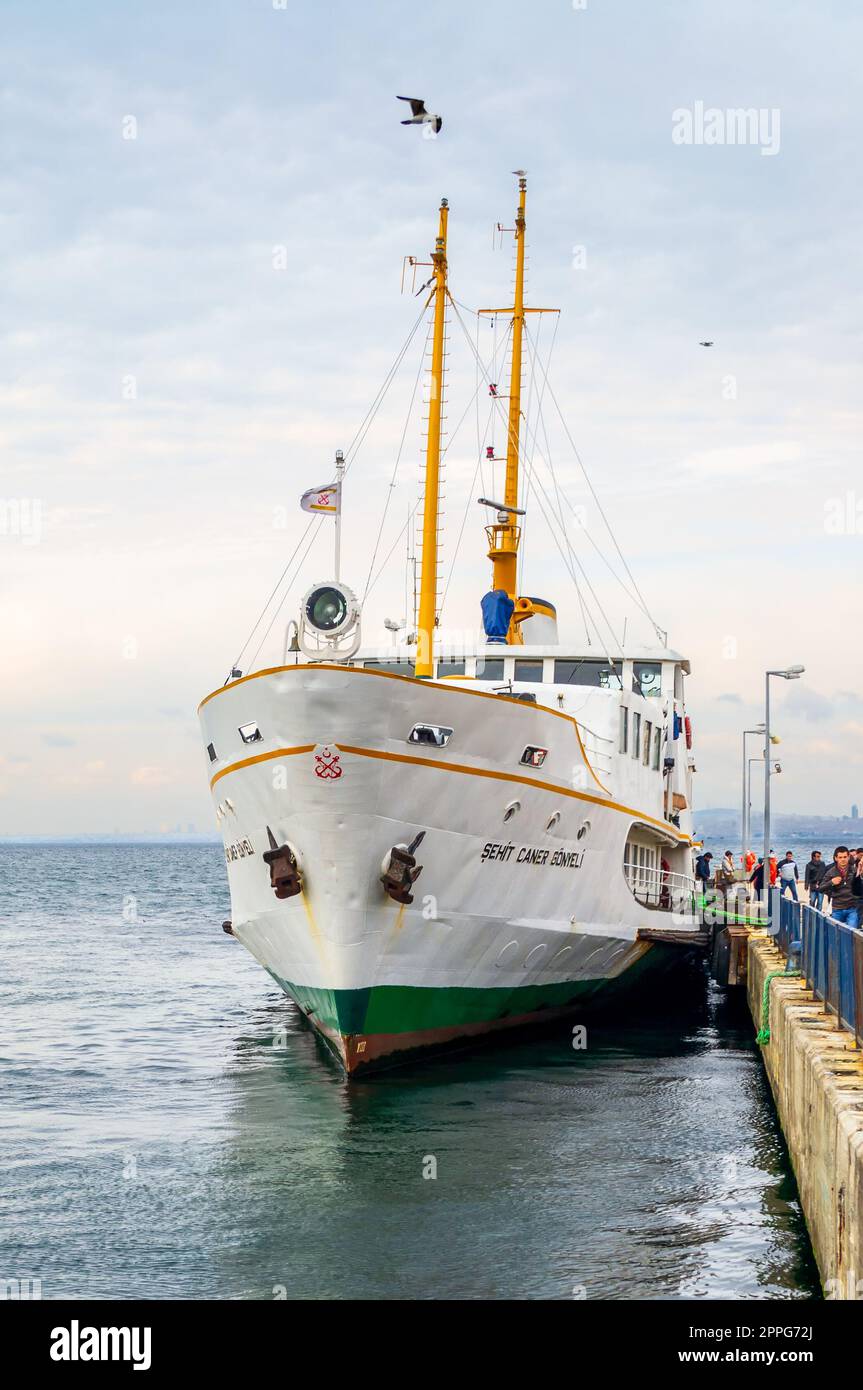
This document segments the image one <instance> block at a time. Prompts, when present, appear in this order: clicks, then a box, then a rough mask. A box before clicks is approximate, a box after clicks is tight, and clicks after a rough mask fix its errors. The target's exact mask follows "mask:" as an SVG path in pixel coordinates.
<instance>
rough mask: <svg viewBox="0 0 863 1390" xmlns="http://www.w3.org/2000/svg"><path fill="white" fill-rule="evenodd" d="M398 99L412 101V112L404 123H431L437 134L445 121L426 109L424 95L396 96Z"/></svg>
mask: <svg viewBox="0 0 863 1390" xmlns="http://www.w3.org/2000/svg"><path fill="white" fill-rule="evenodd" d="M396 101H407V102H410V108H411V114H410V116H409V117H408V119H407V120H406V121H402V125H430V126H431V128H432V130H433V131H434V133H435V135H437V133H438V131H439V130H440V128H441V126H442V125H443V121H442V120H441V118H440V116H435V115H434V114H433V113H432V112H430V111H426V104H425V102H424V101H423V99H422V97H396Z"/></svg>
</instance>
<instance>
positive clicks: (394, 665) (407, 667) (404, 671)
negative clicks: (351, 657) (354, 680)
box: [363, 660, 414, 676]
mask: <svg viewBox="0 0 863 1390" xmlns="http://www.w3.org/2000/svg"><path fill="white" fill-rule="evenodd" d="M363 667H364V669H365V670H367V671H368V670H372V671H390V672H391V673H392V674H393V675H395V676H411V675H413V669H414V664H413V662H412V661H407V660H405V661H365V662H363Z"/></svg>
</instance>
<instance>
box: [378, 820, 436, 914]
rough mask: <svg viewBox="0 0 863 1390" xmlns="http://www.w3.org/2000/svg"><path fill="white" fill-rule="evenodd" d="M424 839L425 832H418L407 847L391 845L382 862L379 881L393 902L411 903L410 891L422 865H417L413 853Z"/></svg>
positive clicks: (421, 869) (420, 871) (411, 895)
mask: <svg viewBox="0 0 863 1390" xmlns="http://www.w3.org/2000/svg"><path fill="white" fill-rule="evenodd" d="M424 838H425V831H424V830H420V832H419V834H417V835H416V836H415V837H414V839H413V840H412V841H411V843H410V844H409V845H407V846H405V845H393V847H392V849H391V850H390V852H389V854H388V855H387V857H386V859H385V860H384V866H383V872H382V873H381V880H380V881H381V883H382V884H383V886H384V889H385V891H386V892H387V893H389V895H390V897H391V898H392V899H393V901H394V902H397V903H412V902H413V894H412V893H411V891H410V890H411V888H412V887H413V885H414V884H415V883H416V881H417V879H418V878H419V876H420V874H421V873H422V871H423V866H422V864H420V865H417V861H416V857H415V854H414V851H415V850H416V849H417V847H418V846H419V844H420V843H421V841H422V840H423V839H424Z"/></svg>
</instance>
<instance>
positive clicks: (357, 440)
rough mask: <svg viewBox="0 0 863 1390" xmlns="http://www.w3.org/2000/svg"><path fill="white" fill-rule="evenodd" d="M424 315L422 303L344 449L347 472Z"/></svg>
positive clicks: (424, 309) (424, 307) (424, 308)
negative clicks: (416, 316) (415, 318)
mask: <svg viewBox="0 0 863 1390" xmlns="http://www.w3.org/2000/svg"><path fill="white" fill-rule="evenodd" d="M425 315H426V306H425V305H423V307H422V309H420V312H419V317H418V318H417V320H416V322H415V323H414V326H413V328H412V329H411V331H410V333H409V334H408V336H407V337H406V338H405V340H404V342H403V343H402V345H401V347H400V348H399V350H398V352H397V353H396V356H395V360H394V362H393V363H392V366H391V367H390V369H389V371H388V372H387V374H386V376H385V377H384V379H383V382H382V383H381V386H380V388H379V389H378V393H377V395H376V396H375V398H374V400H373V401H372V403H371V405H370V406H369V408H368V410H367V411H366V414H365V417H364V418H363V421H362V424H361V425H360V427H359V429H358V430H357V432H356V434H355V435H354V437H353V439H352V440H351V442H350V444H349V445H348V447H347V449H346V450H345V473H347V472H348V470H349V468H350V466H351V464H352V463H353V462H354V460H355V459H356V456H357V454H358V453H359V451H360V449H361V447H362V445H363V443H364V441H365V438H366V435H367V434H368V432H369V429H370V428H371V426H372V423H373V421H374V418H375V416H376V415H377V413H378V411H379V410H380V408H381V406H382V405H383V401H384V397H385V396H386V394H387V392H388V391H389V389H390V386H391V385H392V383H393V380H394V378H395V375H396V373H397V371H398V369H399V367H400V366H401V364H402V361H403V360H404V356H405V353H406V352H407V350H408V348H409V347H410V345H411V343H412V342H413V340H414V337H415V335H416V331H417V329H418V328H419V326H420V324H421V323H422V321H423V319H424V318H425Z"/></svg>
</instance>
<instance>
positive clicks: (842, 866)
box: [821, 845, 863, 927]
mask: <svg viewBox="0 0 863 1390" xmlns="http://www.w3.org/2000/svg"><path fill="white" fill-rule="evenodd" d="M821 891H822V893H825V894H826V895H827V897H828V898H829V899H830V916H831V917H832V918H833V920H834V922H842V923H843V924H844V925H845V926H846V927H859V925H860V898H861V895H863V883H861V880H860V876H859V870H858V867H857V861H856V860H855V859H854V858H852V855H851V851H850V850H849V848H848V846H847V845H837V846H836V849H835V850H834V851H833V863H832V864H829V865H828V867H827V870H826V872H825V874H824V877H823V878H822V880H821Z"/></svg>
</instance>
